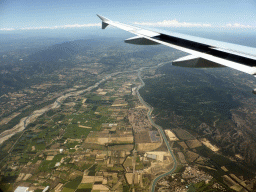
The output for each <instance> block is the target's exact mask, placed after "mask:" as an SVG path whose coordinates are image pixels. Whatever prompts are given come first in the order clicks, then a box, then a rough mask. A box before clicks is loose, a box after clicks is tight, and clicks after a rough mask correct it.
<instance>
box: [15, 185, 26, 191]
mask: <svg viewBox="0 0 256 192" xmlns="http://www.w3.org/2000/svg"><path fill="white" fill-rule="evenodd" d="M14 192H28V187H20V186H19V187H17V188H16V189H15V191H14Z"/></svg>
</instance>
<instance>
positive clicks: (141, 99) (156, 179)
mask: <svg viewBox="0 0 256 192" xmlns="http://www.w3.org/2000/svg"><path fill="white" fill-rule="evenodd" d="M164 64H165V63H160V64H158V65H157V66H156V67H159V66H161V65H164ZM156 67H142V68H141V69H140V70H139V71H138V77H139V79H140V81H141V85H140V86H139V87H138V89H137V90H136V92H137V95H138V98H139V100H140V102H141V103H142V104H143V105H144V106H146V107H147V108H148V109H149V110H148V113H147V117H148V119H149V121H150V122H151V124H152V126H154V127H155V128H156V129H157V130H158V131H159V133H160V134H161V136H162V139H163V141H164V142H165V144H166V146H167V149H168V151H169V153H170V154H171V156H172V159H173V168H172V169H171V170H169V171H168V172H166V173H164V174H161V175H159V176H157V177H156V178H155V179H154V180H153V183H152V186H151V191H152V192H154V191H155V187H156V184H157V182H158V181H159V180H160V179H161V178H162V177H164V176H167V175H170V174H172V173H173V171H174V170H175V169H176V168H177V161H176V158H175V156H174V154H173V152H172V148H171V146H170V144H169V142H168V139H167V138H166V135H165V133H164V130H163V129H162V127H161V126H159V125H157V124H155V122H154V121H153V119H152V117H151V113H152V111H153V107H151V106H150V105H149V104H147V103H146V102H145V101H144V100H143V98H142V97H141V95H140V93H139V90H140V89H141V88H142V87H144V86H145V83H144V81H143V80H142V78H141V72H142V71H143V69H146V68H156Z"/></svg>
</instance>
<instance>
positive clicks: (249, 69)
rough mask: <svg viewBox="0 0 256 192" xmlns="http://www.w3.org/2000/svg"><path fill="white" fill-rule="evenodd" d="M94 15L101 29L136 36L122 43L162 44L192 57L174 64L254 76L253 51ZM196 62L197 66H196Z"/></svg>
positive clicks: (247, 48) (255, 57) (255, 55)
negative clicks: (220, 69) (116, 30)
mask: <svg viewBox="0 0 256 192" xmlns="http://www.w3.org/2000/svg"><path fill="white" fill-rule="evenodd" d="M97 16H98V17H99V18H100V19H101V20H102V29H105V28H106V27H107V26H108V25H112V26H114V27H117V28H120V29H123V30H125V31H128V32H130V33H133V34H135V35H136V37H133V38H129V39H127V40H125V42H126V43H132V44H139V45H155V44H162V45H166V46H168V47H172V48H175V49H177V50H180V51H183V52H186V53H189V54H190V55H191V56H186V57H184V58H180V59H178V60H176V61H174V62H173V63H174V64H175V65H180V66H183V67H218V66H226V67H230V68H233V69H236V70H239V71H242V72H245V73H248V74H250V75H254V76H256V48H251V47H246V46H241V45H235V44H231V43H225V42H220V41H215V40H209V39H204V38H199V37H193V36H189V35H183V34H178V33H169V32H157V31H153V30H147V29H143V28H140V27H135V26H131V25H126V24H123V23H119V22H115V21H111V20H110V19H107V18H105V17H102V16H100V15H97ZM190 58H191V60H190ZM189 60H190V61H192V62H191V64H190V63H189V62H187V63H185V64H184V62H185V61H189ZM181 61H182V62H181ZM195 62H197V63H196V64H195ZM198 62H199V64H198ZM188 63H189V64H188ZM202 63H203V64H202Z"/></svg>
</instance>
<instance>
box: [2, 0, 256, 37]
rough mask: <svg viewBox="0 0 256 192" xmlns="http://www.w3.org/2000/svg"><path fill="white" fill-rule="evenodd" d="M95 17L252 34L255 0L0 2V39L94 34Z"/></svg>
mask: <svg viewBox="0 0 256 192" xmlns="http://www.w3.org/2000/svg"><path fill="white" fill-rule="evenodd" d="M96 14H100V15H103V16H105V17H107V18H109V19H111V20H114V21H120V22H124V23H127V24H137V25H142V26H149V27H169V28H227V29H233V30H236V29H244V30H256V22H255V21H256V1H255V0H225V1H224V0H214V1H213V0H158V1H156V0H125V1H124V0H90V1H89V0H0V33H7V34H8V33H13V32H17V31H19V32H23V33H26V32H28V33H29V31H31V30H33V31H34V30H36V31H37V32H38V33H40V32H41V31H42V30H48V31H51V32H54V30H59V31H60V30H66V29H83V30H88V31H95V29H96V28H97V29H98V28H99V27H100V20H99V18H98V17H97V16H96Z"/></svg>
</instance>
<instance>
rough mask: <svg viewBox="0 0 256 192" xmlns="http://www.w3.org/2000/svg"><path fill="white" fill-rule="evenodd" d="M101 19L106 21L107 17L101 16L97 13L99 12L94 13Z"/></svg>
mask: <svg viewBox="0 0 256 192" xmlns="http://www.w3.org/2000/svg"><path fill="white" fill-rule="evenodd" d="M96 15H97V16H98V17H99V18H100V19H101V20H102V21H108V19H107V18H105V17H103V16H101V15H99V14H96Z"/></svg>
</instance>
